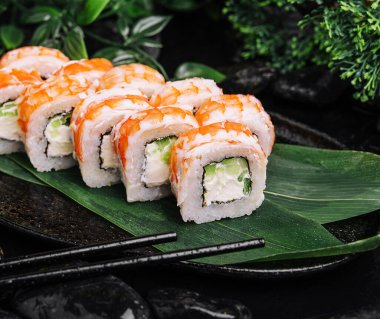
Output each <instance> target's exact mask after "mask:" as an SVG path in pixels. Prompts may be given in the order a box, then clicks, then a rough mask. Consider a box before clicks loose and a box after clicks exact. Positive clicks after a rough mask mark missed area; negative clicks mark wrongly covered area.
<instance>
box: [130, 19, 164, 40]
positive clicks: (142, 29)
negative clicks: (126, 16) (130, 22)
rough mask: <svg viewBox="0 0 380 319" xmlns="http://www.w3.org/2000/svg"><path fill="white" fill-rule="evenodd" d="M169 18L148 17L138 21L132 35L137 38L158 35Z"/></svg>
mask: <svg viewBox="0 0 380 319" xmlns="http://www.w3.org/2000/svg"><path fill="white" fill-rule="evenodd" d="M170 19H171V17H168V16H150V17H147V18H143V19H141V20H139V21H138V22H137V23H136V24H135V26H134V27H133V30H132V34H133V35H135V36H139V37H151V36H153V35H156V34H158V33H160V32H161V31H162V30H163V29H164V28H165V26H166V25H167V24H168V23H169V21H170Z"/></svg>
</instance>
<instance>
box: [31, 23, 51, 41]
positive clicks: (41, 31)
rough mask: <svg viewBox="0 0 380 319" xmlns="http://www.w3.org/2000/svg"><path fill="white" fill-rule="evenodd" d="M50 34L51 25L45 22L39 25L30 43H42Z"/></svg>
mask: <svg viewBox="0 0 380 319" xmlns="http://www.w3.org/2000/svg"><path fill="white" fill-rule="evenodd" d="M49 34H50V30H49V25H48V24H47V23H43V24H41V25H39V26H38V27H37V28H36V30H35V31H34V33H33V36H32V39H31V40H30V43H31V44H32V45H40V44H41V43H42V42H43V41H45V40H46V39H47V38H48V36H49Z"/></svg>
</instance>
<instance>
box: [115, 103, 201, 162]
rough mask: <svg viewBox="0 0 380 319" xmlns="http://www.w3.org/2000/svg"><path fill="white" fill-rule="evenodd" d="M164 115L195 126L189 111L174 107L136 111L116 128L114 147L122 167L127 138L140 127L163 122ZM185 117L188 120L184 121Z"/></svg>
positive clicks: (124, 160)
mask: <svg viewBox="0 0 380 319" xmlns="http://www.w3.org/2000/svg"><path fill="white" fill-rule="evenodd" d="M165 117H171V118H172V119H173V120H175V119H177V120H178V121H181V122H184V123H187V124H189V125H190V127H194V126H197V123H196V121H195V119H194V117H193V114H192V113H191V112H189V111H186V110H183V109H180V108H176V107H162V108H152V109H149V110H145V111H140V112H138V113H136V114H135V115H133V116H131V117H130V118H128V119H127V120H125V121H124V122H123V123H121V125H120V126H119V128H118V129H119V131H118V132H117V133H116V136H117V138H116V139H115V149H116V150H117V153H118V154H119V156H120V158H121V162H122V164H123V166H124V167H125V166H126V157H125V154H126V153H127V149H128V140H129V139H130V138H131V137H133V136H134V135H135V134H137V133H139V132H140V130H141V128H142V127H154V126H156V125H157V123H163V122H164V120H165ZM186 118H187V119H188V120H189V121H185V119H186Z"/></svg>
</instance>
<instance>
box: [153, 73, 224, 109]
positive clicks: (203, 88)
mask: <svg viewBox="0 0 380 319" xmlns="http://www.w3.org/2000/svg"><path fill="white" fill-rule="evenodd" d="M221 94H223V91H222V89H220V88H219V87H218V86H217V85H216V83H215V82H214V81H213V80H207V79H201V78H191V79H186V80H182V81H174V82H167V83H166V84H165V86H164V87H163V88H162V89H161V90H159V91H157V92H155V94H154V95H153V96H152V98H151V103H152V104H153V105H154V106H164V105H171V104H191V105H193V108H194V110H195V111H196V110H197V109H198V108H199V107H200V106H201V105H202V104H203V103H205V102H206V101H207V100H208V99H210V98H212V97H214V96H218V95H221Z"/></svg>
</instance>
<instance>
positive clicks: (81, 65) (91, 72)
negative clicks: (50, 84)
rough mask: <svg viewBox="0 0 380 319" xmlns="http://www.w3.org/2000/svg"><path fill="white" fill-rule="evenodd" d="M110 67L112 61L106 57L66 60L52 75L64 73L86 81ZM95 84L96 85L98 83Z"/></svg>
mask: <svg viewBox="0 0 380 319" xmlns="http://www.w3.org/2000/svg"><path fill="white" fill-rule="evenodd" d="M112 68H113V65H112V63H111V62H110V61H109V60H107V59H83V60H79V61H70V62H67V63H66V64H64V65H63V66H62V67H60V68H59V69H58V70H56V71H55V72H54V75H55V76H60V75H66V76H68V77H75V78H78V79H80V78H81V77H84V78H85V79H86V80H87V81H90V82H93V81H96V80H98V79H99V78H101V77H102V76H103V74H104V73H106V72H107V71H109V70H111V69H112ZM95 85H96V86H98V83H96V84H95Z"/></svg>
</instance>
